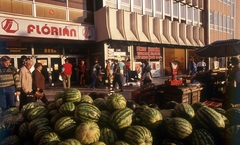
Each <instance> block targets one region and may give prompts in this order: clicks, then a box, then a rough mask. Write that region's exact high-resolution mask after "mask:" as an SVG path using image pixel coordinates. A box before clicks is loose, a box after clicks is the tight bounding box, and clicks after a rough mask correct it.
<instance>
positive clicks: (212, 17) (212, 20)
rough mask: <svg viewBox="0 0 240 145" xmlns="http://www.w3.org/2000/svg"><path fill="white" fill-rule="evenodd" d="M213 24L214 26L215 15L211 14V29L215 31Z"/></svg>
mask: <svg viewBox="0 0 240 145" xmlns="http://www.w3.org/2000/svg"><path fill="white" fill-rule="evenodd" d="M213 24H214V13H213V12H210V28H212V29H213Z"/></svg>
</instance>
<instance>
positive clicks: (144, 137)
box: [0, 88, 240, 145]
mask: <svg viewBox="0 0 240 145" xmlns="http://www.w3.org/2000/svg"><path fill="white" fill-rule="evenodd" d="M0 121H1V123H0V145H34V144H35V145H222V144H223V145H239V144H240V109H239V108H230V109H228V110H223V109H222V108H210V107H207V106H206V105H204V104H202V103H195V104H193V105H189V104H186V103H175V105H172V108H170V109H165V110H160V109H159V108H158V106H156V105H154V104H151V105H146V104H136V103H135V102H133V101H131V100H126V99H125V98H124V96H122V95H121V94H113V95H110V96H108V95H107V94H102V93H100V94H98V93H96V92H92V93H90V94H81V92H80V91H79V90H78V89H74V88H72V89H67V90H65V91H64V92H58V93H56V95H55V100H54V101H49V102H48V103H47V104H42V103H39V102H32V103H28V104H27V105H25V106H24V107H23V109H22V110H21V111H20V110H19V109H18V108H16V107H13V108H9V109H8V110H6V111H5V112H4V114H2V117H1V120H0Z"/></svg>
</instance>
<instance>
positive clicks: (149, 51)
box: [135, 46, 162, 59]
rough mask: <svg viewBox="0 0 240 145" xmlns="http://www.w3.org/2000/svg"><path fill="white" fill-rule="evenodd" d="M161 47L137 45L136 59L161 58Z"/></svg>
mask: <svg viewBox="0 0 240 145" xmlns="http://www.w3.org/2000/svg"><path fill="white" fill-rule="evenodd" d="M161 58H162V56H161V52H160V48H159V47H141V46H137V47H136V53H135V59H161Z"/></svg>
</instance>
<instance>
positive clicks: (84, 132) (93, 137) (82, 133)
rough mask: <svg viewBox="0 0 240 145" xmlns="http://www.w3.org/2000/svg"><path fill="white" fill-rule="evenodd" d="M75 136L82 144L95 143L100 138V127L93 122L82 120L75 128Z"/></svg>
mask: <svg viewBox="0 0 240 145" xmlns="http://www.w3.org/2000/svg"><path fill="white" fill-rule="evenodd" d="M75 138H76V139H77V140H78V141H79V142H80V143H82V144H92V143H95V142H97V141H98V140H99V138H100V129H99V127H98V125H97V124H96V123H95V122H90V121H86V122H82V123H80V124H79V125H78V127H77V128H76V130H75Z"/></svg>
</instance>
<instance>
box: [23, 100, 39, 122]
mask: <svg viewBox="0 0 240 145" xmlns="http://www.w3.org/2000/svg"><path fill="white" fill-rule="evenodd" d="M37 106H42V105H41V104H39V103H36V102H30V103H27V104H26V105H24V106H23V108H22V110H21V112H22V115H23V117H24V118H26V119H27V115H28V112H29V111H30V110H31V109H32V108H35V107H37Z"/></svg>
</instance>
